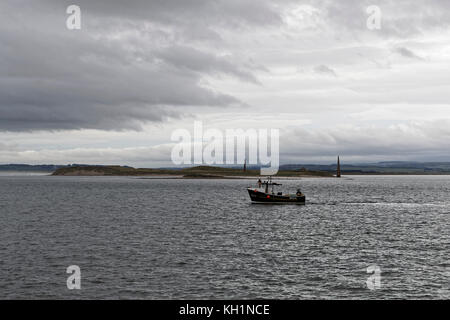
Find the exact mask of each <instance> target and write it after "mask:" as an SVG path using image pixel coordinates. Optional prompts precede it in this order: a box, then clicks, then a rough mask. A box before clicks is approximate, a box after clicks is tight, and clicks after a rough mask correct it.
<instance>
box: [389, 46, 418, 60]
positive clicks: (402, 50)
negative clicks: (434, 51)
mask: <svg viewBox="0 0 450 320" xmlns="http://www.w3.org/2000/svg"><path fill="white" fill-rule="evenodd" d="M395 52H397V53H398V54H400V55H401V56H403V57H406V58H412V59H417V60H424V59H423V58H422V57H420V56H418V55H417V54H415V53H414V52H413V51H411V50H410V49H408V48H405V47H400V48H396V49H395Z"/></svg>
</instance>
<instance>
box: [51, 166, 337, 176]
mask: <svg viewBox="0 0 450 320" xmlns="http://www.w3.org/2000/svg"><path fill="white" fill-rule="evenodd" d="M53 175H55V176H147V175H154V176H161V175H176V176H182V177H184V178H191V179H208V178H209V179H220V178H228V177H247V176H248V177H254V176H259V175H260V171H259V170H254V169H253V170H247V171H246V172H244V171H243V170H242V169H236V168H223V167H211V166H198V167H193V168H183V169H135V168H131V167H122V166H79V167H77V166H71V167H65V168H59V169H57V170H56V171H55V172H54V173H53ZM277 176H279V177H307V176H310V177H311V176H313V177H331V176H332V173H330V172H323V171H311V170H305V169H301V170H280V171H279V172H278V174H277Z"/></svg>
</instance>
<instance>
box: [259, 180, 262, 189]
mask: <svg viewBox="0 0 450 320" xmlns="http://www.w3.org/2000/svg"><path fill="white" fill-rule="evenodd" d="M261 185H262V182H261V179H258V188H261Z"/></svg>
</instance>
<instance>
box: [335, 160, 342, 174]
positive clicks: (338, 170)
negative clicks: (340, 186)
mask: <svg viewBox="0 0 450 320" xmlns="http://www.w3.org/2000/svg"><path fill="white" fill-rule="evenodd" d="M340 177H341V162H340V161H339V156H338V159H337V169H336V178H340Z"/></svg>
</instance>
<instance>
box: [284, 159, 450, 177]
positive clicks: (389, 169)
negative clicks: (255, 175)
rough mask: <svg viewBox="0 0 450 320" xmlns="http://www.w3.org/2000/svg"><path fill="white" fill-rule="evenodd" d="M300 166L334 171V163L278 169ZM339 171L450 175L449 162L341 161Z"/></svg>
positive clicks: (377, 173)
mask: <svg viewBox="0 0 450 320" xmlns="http://www.w3.org/2000/svg"><path fill="white" fill-rule="evenodd" d="M300 168H305V169H307V170H319V171H325V172H330V173H331V172H333V173H334V172H336V164H331V165H315V164H287V165H281V166H280V170H296V169H297V170H298V169H300ZM341 172H342V174H343V175H361V174H362V175H371V174H372V175H450V162H408V161H389V162H388V161H386V162H378V163H365V164H343V163H342V161H341Z"/></svg>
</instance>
